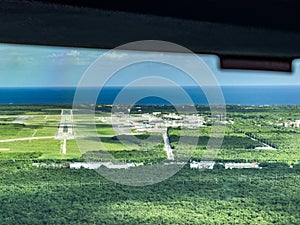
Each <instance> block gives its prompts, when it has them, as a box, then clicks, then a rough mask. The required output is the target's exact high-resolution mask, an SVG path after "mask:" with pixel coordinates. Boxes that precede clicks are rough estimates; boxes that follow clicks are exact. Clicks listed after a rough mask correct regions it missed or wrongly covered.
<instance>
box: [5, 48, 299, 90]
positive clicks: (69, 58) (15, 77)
mask: <svg viewBox="0 0 300 225" xmlns="http://www.w3.org/2000/svg"><path fill="white" fill-rule="evenodd" d="M105 52H106V50H96V49H83V48H63V47H45V46H24V45H12V44H0V87H25V86H26V87H46V86H76V85H77V84H78V82H79V81H80V79H81V77H82V76H83V74H84V72H85V71H86V70H87V68H88V67H89V66H90V65H91V63H93V62H94V61H95V60H96V59H97V58H98V57H99V56H100V55H101V54H103V53H105ZM124 56H126V54H124V53H122V52H114V53H113V54H111V55H110V57H111V61H112V62H113V61H114V60H118V59H120V58H121V57H124ZM199 57H201V58H202V59H203V60H204V62H206V63H207V65H208V66H209V67H210V69H211V70H212V71H213V73H214V74H215V76H216V79H217V81H218V82H219V84H220V85H280V84H285V85H300V72H299V67H300V61H299V60H296V61H294V63H293V67H294V72H293V73H292V74H290V73H282V72H262V71H238V70H226V71H224V70H220V69H219V68H218V64H219V61H218V58H217V57H216V56H209V55H199ZM140 73H143V74H144V75H145V74H146V75H149V76H151V75H153V74H154V75H157V76H159V75H160V74H161V75H162V76H164V77H165V78H168V79H170V80H174V81H175V82H176V83H178V84H181V85H193V82H192V81H191V80H189V79H188V77H187V76H186V75H185V74H183V72H181V71H179V70H177V69H174V68H171V67H170V66H169V67H168V66H166V65H162V64H159V63H145V64H143V65H134V66H129V67H128V68H125V69H123V70H121V71H120V72H119V73H117V74H116V75H115V76H114V77H113V78H112V79H111V80H110V82H109V83H108V84H109V85H122V84H126V83H128V77H129V76H131V78H132V79H137V78H138V77H139V76H140Z"/></svg>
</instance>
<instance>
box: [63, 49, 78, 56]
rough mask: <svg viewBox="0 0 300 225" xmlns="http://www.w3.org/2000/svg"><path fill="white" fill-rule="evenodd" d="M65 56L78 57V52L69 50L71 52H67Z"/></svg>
mask: <svg viewBox="0 0 300 225" xmlns="http://www.w3.org/2000/svg"><path fill="white" fill-rule="evenodd" d="M66 55H67V56H72V57H77V56H79V55H80V52H79V51H77V50H71V51H69V52H67V54H66Z"/></svg>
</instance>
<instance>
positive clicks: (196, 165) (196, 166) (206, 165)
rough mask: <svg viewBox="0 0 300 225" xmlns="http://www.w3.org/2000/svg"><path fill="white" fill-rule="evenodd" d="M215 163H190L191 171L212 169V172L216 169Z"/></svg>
mask: <svg viewBox="0 0 300 225" xmlns="http://www.w3.org/2000/svg"><path fill="white" fill-rule="evenodd" d="M214 165H215V162H214V161H201V162H196V161H193V162H191V163H190V168H191V169H210V170H212V169H213V168H214Z"/></svg>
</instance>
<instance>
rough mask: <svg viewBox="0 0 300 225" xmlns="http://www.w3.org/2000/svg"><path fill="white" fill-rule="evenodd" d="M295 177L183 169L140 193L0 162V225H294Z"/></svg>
mask: <svg viewBox="0 0 300 225" xmlns="http://www.w3.org/2000/svg"><path fill="white" fill-rule="evenodd" d="M299 173H300V170H299V168H294V169H289V168H287V167H281V166H280V165H279V164H278V165H277V164H274V165H273V168H272V169H271V168H270V169H264V170H230V171H228V170H213V171H202V172H200V171H197V170H195V171H194V170H190V169H183V170H181V171H180V172H179V173H178V174H177V175H175V176H174V177H172V178H170V179H168V180H165V181H163V182H161V183H158V184H155V185H151V186H146V187H130V186H123V185H119V184H115V183H113V182H110V181H108V180H105V179H104V178H102V177H100V176H99V175H98V174H97V173H95V172H94V171H93V170H85V169H80V170H70V169H67V168H62V169H41V168H34V167H31V164H30V163H25V162H15V163H13V162H11V161H9V162H3V161H2V162H1V165H0V179H1V189H0V203H1V204H0V223H1V224H6V225H9V224H14V225H16V224H31V225H33V224H239V225H240V224H255V225H256V224H299V223H300V218H299V210H300V198H299V196H300V186H299V185H300V184H299V182H298V181H299V178H300V174H299Z"/></svg>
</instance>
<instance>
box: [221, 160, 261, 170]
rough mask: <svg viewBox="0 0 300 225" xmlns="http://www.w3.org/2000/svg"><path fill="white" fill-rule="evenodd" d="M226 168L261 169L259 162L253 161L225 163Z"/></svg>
mask: <svg viewBox="0 0 300 225" xmlns="http://www.w3.org/2000/svg"><path fill="white" fill-rule="evenodd" d="M224 167H225V169H261V168H262V167H259V165H258V163H257V162H252V163H225V164H224Z"/></svg>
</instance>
